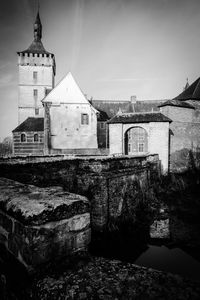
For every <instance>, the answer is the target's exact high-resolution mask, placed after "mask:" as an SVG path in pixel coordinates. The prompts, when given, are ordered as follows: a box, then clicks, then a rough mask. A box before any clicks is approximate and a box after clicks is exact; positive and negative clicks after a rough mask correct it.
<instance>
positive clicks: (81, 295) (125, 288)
mask: <svg viewBox="0 0 200 300" xmlns="http://www.w3.org/2000/svg"><path fill="white" fill-rule="evenodd" d="M74 266H76V267H75V269H71V270H70V269H67V268H63V271H61V272H55V271H53V272H49V273H48V276H47V275H46V276H43V278H40V279H37V280H36V281H35V283H34V284H33V286H32V288H31V290H29V293H28V297H29V298H30V299H34V300H36V299H40V300H48V299H49V300H50V299H51V300H54V299H55V300H57V299H60V300H62V299H63V300H64V299H65V300H66V299H69V300H72V299H116V300H117V299H124V300H127V299H138V300H139V299H141V300H147V299H152V300H154V299H169V300H172V299H176V300H178V299H181V300H186V299H188V300H195V299H196V300H197V299H200V282H193V281H191V280H188V279H184V278H182V277H180V276H179V275H173V274H170V273H164V272H161V271H157V270H153V269H148V268H145V267H139V266H137V265H134V264H130V263H124V262H120V261H116V260H107V259H104V258H88V259H87V260H85V261H84V260H82V261H79V263H77V262H76V263H75V264H74ZM51 270H52V269H51Z"/></svg>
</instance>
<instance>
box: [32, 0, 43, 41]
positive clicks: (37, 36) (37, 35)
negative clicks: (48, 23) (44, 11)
mask: <svg viewBox="0 0 200 300" xmlns="http://www.w3.org/2000/svg"><path fill="white" fill-rule="evenodd" d="M33 28H34V41H40V40H41V38H42V23H41V20H40V14H39V1H38V12H37V16H36V19H35V23H34V26H33Z"/></svg>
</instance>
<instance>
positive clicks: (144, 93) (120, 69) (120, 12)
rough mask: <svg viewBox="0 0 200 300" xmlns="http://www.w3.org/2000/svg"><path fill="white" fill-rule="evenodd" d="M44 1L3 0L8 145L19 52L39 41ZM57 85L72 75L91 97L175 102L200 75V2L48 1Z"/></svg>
mask: <svg viewBox="0 0 200 300" xmlns="http://www.w3.org/2000/svg"><path fill="white" fill-rule="evenodd" d="M37 2H38V1H37V0H6V1H5V0H0V37H1V42H0V139H2V138H4V137H6V136H8V135H11V131H12V130H13V129H14V128H15V127H16V126H17V124H18V120H17V105H18V88H17V84H18V67H17V53H16V52H17V51H22V50H25V49H27V48H28V47H29V45H30V44H31V42H32V41H33V23H34V21H35V17H36V13H37V7H38V4H37ZM40 17H41V21H42V25H43V38H42V42H43V45H44V47H45V49H46V50H47V51H49V52H52V53H54V54H55V58H56V66H57V69H56V70H57V71H56V83H57V82H59V81H60V80H61V78H63V77H64V76H65V75H66V74H67V73H68V72H69V71H71V72H72V74H73V76H74V78H75V80H76V81H77V82H78V84H79V86H80V88H81V89H82V91H83V92H84V93H85V94H87V97H88V98H89V99H90V98H91V97H93V99H116V100H121V99H122V100H127V99H129V98H130V96H131V95H136V96H137V99H139V100H142V99H144V100H146V99H148V100H150V99H170V98H173V97H175V96H177V95H178V94H179V93H180V92H182V90H183V87H184V85H185V84H186V78H187V77H188V78H189V83H192V82H193V81H194V80H195V79H197V78H198V77H199V76H200V56H199V49H200V35H199V32H198V30H199V28H200V1H199V0H56V1H55V0H40Z"/></svg>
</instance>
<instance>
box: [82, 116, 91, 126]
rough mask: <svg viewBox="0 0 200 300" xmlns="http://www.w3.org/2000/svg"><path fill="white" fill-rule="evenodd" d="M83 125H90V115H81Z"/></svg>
mask: <svg viewBox="0 0 200 300" xmlns="http://www.w3.org/2000/svg"><path fill="white" fill-rule="evenodd" d="M81 124H82V125H88V124H89V116H88V114H81Z"/></svg>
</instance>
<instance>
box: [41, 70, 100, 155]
mask: <svg viewBox="0 0 200 300" xmlns="http://www.w3.org/2000/svg"><path fill="white" fill-rule="evenodd" d="M42 102H43V105H44V107H45V116H44V120H45V125H44V128H45V142H46V148H45V149H46V152H49V153H55V152H56V150H57V151H58V153H59V152H61V153H64V152H65V150H74V149H76V150H77V149H82V150H83V149H85V150H87V149H97V148H98V146H97V113H98V111H97V110H96V109H95V108H94V107H93V106H92V105H91V103H90V102H89V101H88V100H87V99H86V97H85V95H84V94H83V93H82V91H81V89H80V88H79V86H78V84H77V83H76V81H75V80H74V78H73V76H72V74H71V73H70V72H69V73H68V74H67V75H66V76H65V77H64V78H63V79H62V80H61V81H60V82H59V83H58V84H57V86H56V87H55V88H54V89H53V90H52V91H51V92H50V93H49V94H48V95H47V96H46V97H45V98H44V99H43V101H42Z"/></svg>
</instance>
